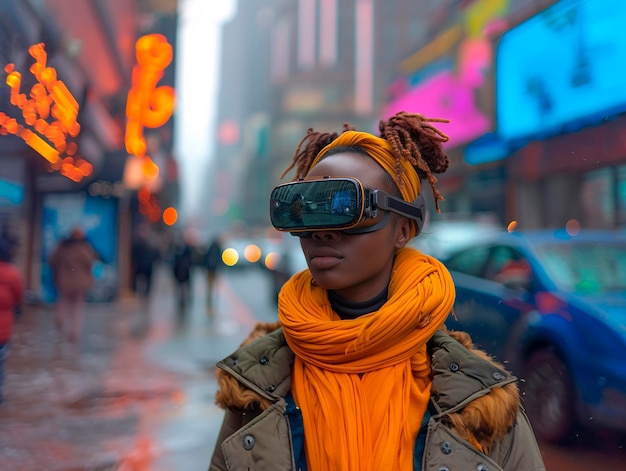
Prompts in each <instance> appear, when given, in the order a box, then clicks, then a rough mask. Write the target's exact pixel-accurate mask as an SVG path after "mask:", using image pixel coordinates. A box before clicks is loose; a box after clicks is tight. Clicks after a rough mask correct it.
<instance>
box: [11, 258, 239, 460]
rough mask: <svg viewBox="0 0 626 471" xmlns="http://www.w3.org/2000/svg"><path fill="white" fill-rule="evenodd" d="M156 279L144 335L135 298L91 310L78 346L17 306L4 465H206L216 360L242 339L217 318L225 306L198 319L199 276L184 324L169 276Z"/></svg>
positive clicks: (45, 319)
mask: <svg viewBox="0 0 626 471" xmlns="http://www.w3.org/2000/svg"><path fill="white" fill-rule="evenodd" d="M154 281H155V283H154V290H153V296H152V298H151V300H150V304H149V321H150V328H149V330H148V332H147V334H146V335H145V336H144V337H143V338H138V337H137V335H136V333H137V332H136V331H137V329H136V326H137V322H138V320H139V319H141V318H142V316H141V314H142V312H143V313H145V310H144V309H142V307H141V304H140V303H139V301H138V300H136V299H126V300H120V301H118V302H114V303H104V304H90V305H89V306H88V310H87V315H86V319H85V328H84V336H83V338H82V340H81V342H79V344H77V345H72V344H67V343H66V342H64V341H62V339H61V338H60V337H59V336H58V335H57V333H56V332H55V330H54V326H53V319H52V315H53V308H52V307H51V306H28V307H27V308H26V309H25V312H24V313H23V314H22V316H21V318H20V319H19V320H18V322H17V324H16V328H15V333H14V337H13V340H12V351H11V354H10V356H9V359H8V361H7V363H6V371H5V372H6V378H5V385H4V397H5V402H4V404H3V406H2V407H0V430H2V433H0V463H1V465H0V468H1V469H2V470H5V469H6V470H11V471H34V470H48V471H88V470H89V471H105V470H111V471H148V470H149V471H179V470H184V471H187V470H189V471H195V470H205V469H207V467H208V463H209V459H210V455H211V452H212V448H213V443H214V440H215V437H216V434H217V429H218V427H219V425H220V422H221V418H222V412H221V411H220V410H219V409H218V408H217V407H216V406H215V405H214V403H213V394H214V391H215V381H214V378H213V365H214V364H215V362H216V361H217V360H218V359H220V358H221V357H222V355H223V352H225V351H230V349H231V348H232V346H233V345H236V344H237V343H238V342H239V341H240V339H239V338H238V337H237V336H238V335H239V334H238V333H237V332H238V331H237V329H232V328H229V327H228V324H227V323H224V322H221V321H220V319H219V313H220V312H221V311H224V310H225V309H226V306H218V308H217V309H216V316H217V317H218V318H216V319H213V320H211V319H210V318H209V316H207V314H206V310H205V309H204V293H203V289H204V284H203V280H202V277H201V274H200V273H198V276H197V277H196V280H195V281H196V282H195V283H194V297H195V302H194V303H193V304H192V309H191V312H190V313H189V314H190V317H189V319H188V320H187V321H188V322H187V325H186V327H185V328H183V329H176V327H175V326H176V322H175V304H174V292H173V285H172V283H171V281H170V278H169V273H167V272H166V271H165V269H161V270H160V271H159V272H158V273H157V274H156V279H155V280H154ZM231 327H232V326H231Z"/></svg>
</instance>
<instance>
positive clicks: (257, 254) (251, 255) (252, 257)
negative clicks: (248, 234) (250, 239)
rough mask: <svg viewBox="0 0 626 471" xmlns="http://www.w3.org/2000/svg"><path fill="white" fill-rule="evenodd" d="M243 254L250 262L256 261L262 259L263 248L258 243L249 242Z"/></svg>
mask: <svg viewBox="0 0 626 471" xmlns="http://www.w3.org/2000/svg"><path fill="white" fill-rule="evenodd" d="M243 256H244V257H245V258H246V260H247V261H249V262H250V263H256V262H258V261H259V260H261V248H260V247H259V246H258V245H256V244H249V245H247V246H246V248H245V249H244V250H243Z"/></svg>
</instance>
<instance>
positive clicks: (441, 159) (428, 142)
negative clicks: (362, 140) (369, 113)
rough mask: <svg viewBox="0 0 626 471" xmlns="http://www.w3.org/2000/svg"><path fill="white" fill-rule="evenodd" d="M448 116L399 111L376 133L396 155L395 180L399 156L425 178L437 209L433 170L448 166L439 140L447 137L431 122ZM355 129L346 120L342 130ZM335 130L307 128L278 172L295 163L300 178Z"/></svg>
mask: <svg viewBox="0 0 626 471" xmlns="http://www.w3.org/2000/svg"><path fill="white" fill-rule="evenodd" d="M448 122H449V120H447V119H441V118H426V117H425V116H423V115H421V114H413V113H407V112H406V111H401V112H399V113H397V114H395V115H394V116H392V117H391V118H389V119H388V120H381V121H380V122H379V126H378V128H379V131H380V135H379V137H381V138H383V139H385V140H387V141H388V142H389V143H390V144H391V147H392V149H393V154H394V156H395V159H396V176H395V178H394V180H395V181H396V183H398V182H400V181H401V179H400V175H401V171H402V166H401V164H400V162H401V161H402V160H401V159H404V160H408V161H409V162H410V163H411V165H412V166H413V168H414V169H415V171H416V172H417V174H418V176H419V177H420V179H426V180H427V181H428V183H429V185H430V187H431V189H432V192H433V197H434V198H435V207H436V209H437V212H439V211H440V210H439V201H443V200H444V198H443V196H442V194H441V193H440V192H439V190H438V189H437V178H436V177H435V176H434V175H433V174H434V173H443V172H445V171H446V170H447V169H448V165H449V160H448V156H447V155H446V154H445V152H444V150H443V147H442V144H443V143H444V142H447V141H448V140H449V137H448V136H447V135H446V134H444V133H443V132H441V131H440V130H439V129H437V128H436V127H434V126H433V125H432V124H431V123H448ZM355 130H356V129H355V128H354V127H353V126H352V125H350V124H348V123H346V124H344V125H343V131H342V133H343V132H346V131H355ZM337 137H339V133H336V132H331V133H328V132H317V131H314V130H313V129H308V130H307V133H306V136H305V137H304V138H303V139H302V140H301V141H300V142H299V143H298V146H297V147H296V150H295V152H294V155H293V160H292V162H291V164H290V165H289V166H288V167H287V168H286V169H285V171H284V172H283V173H282V174H281V176H280V178H283V177H284V176H285V175H286V174H287V173H288V172H289V171H290V170H291V169H292V168H294V167H295V169H296V174H295V176H294V178H293V179H294V180H297V179H299V178H304V177H306V175H307V174H308V173H309V171H310V170H311V163H312V162H313V160H314V159H315V157H316V156H317V154H319V152H320V151H321V150H322V149H323V148H324V147H326V146H327V145H328V144H330V143H331V142H333V141H334V140H335V139H336V138H337Z"/></svg>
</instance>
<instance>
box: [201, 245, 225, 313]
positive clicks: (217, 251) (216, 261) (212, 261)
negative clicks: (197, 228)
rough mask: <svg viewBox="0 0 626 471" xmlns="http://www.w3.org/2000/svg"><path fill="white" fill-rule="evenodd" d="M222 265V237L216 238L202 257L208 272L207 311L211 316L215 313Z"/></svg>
mask: <svg viewBox="0 0 626 471" xmlns="http://www.w3.org/2000/svg"><path fill="white" fill-rule="evenodd" d="M221 264H222V245H221V243H220V237H219V236H215V237H214V238H213V239H212V240H211V243H210V244H209V247H208V248H207V250H206V251H205V252H204V254H203V257H202V265H203V266H204V268H205V270H206V280H207V293H206V299H207V309H208V312H209V314H212V312H213V305H214V296H215V284H216V281H217V271H218V269H219V267H220V265H221Z"/></svg>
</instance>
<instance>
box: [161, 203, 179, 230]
mask: <svg viewBox="0 0 626 471" xmlns="http://www.w3.org/2000/svg"><path fill="white" fill-rule="evenodd" d="M177 219H178V211H176V209H174V208H172V207H171V206H170V207H169V208H166V209H165V210H164V211H163V222H164V223H165V224H167V225H168V226H173V225H174V224H175V223H176V220H177Z"/></svg>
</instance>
